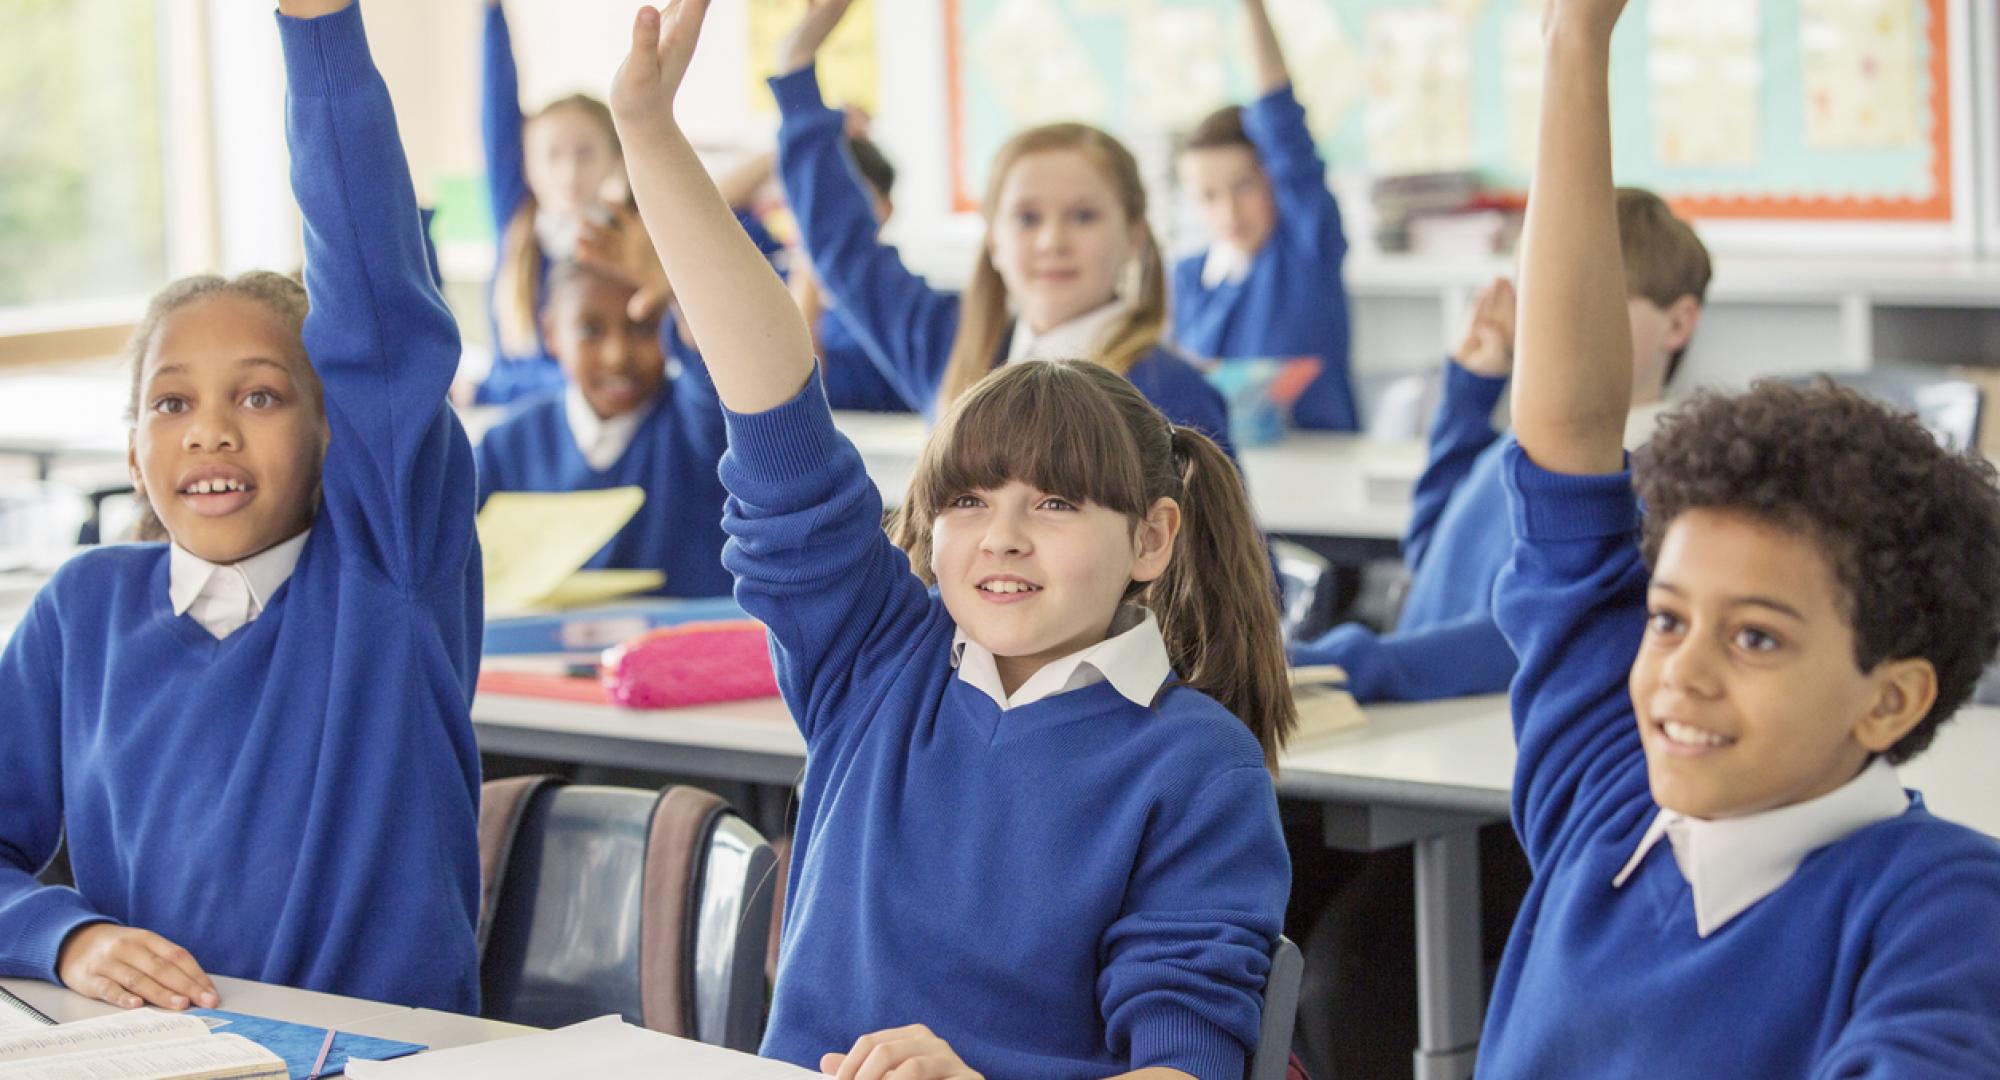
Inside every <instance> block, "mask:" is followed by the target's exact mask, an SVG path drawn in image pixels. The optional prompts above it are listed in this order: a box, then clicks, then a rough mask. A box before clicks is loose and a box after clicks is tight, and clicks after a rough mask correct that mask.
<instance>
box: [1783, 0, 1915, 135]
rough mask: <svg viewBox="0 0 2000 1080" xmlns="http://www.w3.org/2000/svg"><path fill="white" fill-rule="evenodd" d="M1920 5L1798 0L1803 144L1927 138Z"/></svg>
mask: <svg viewBox="0 0 2000 1080" xmlns="http://www.w3.org/2000/svg"><path fill="white" fill-rule="evenodd" d="M1918 6H1919V5H1917V4H1915V3H1912V2H1910V0H1800V2H1799V66H1800V76H1801V77H1800V80H1799V81H1800V89H1801V92H1802V93H1804V94H1805V119H1806V131H1805V137H1806V145H1808V146H1811V147H1813V148H1815V149H1821V150H1857V149H1875V148H1889V147H1899V146H1915V145H1917V144H1919V143H1921V142H1922V141H1923V130H1922V127H1921V121H1920V120H1919V118H1918V105H1919V100H1920V95H1921V93H1922V89H1921V88H1922V85H1923V84H1922V82H1921V80H1920V78H1919V74H1920V71H1921V59H1920V57H1919V53H1918V48H1917V42H1918V37H1917V34H1918V30H1917V14H1916V9H1917V7H1918Z"/></svg>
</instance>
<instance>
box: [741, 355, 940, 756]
mask: <svg viewBox="0 0 2000 1080" xmlns="http://www.w3.org/2000/svg"><path fill="white" fill-rule="evenodd" d="M724 418H725V421H726V423H727V426H728V431H729V450H728V453H726V454H724V455H723V458H722V482H723V486H724V487H726V488H727V489H728V491H729V497H728V499H727V501H726V502H725V503H724V504H723V512H722V527H723V530H724V531H725V532H727V533H728V534H729V541H728V543H727V544H726V545H725V546H724V547H723V549H722V562H723V565H724V566H725V567H727V568H728V570H729V572H730V573H731V574H734V575H735V577H736V600H737V602H738V603H740V604H742V605H743V610H744V611H746V612H748V613H749V614H750V615H751V616H752V617H753V618H756V619H757V620H758V621H760V622H762V623H763V624H764V625H765V626H766V627H767V628H768V629H769V630H770V634H771V658H772V662H773V666H774V667H775V668H776V671H777V676H778V688H779V689H780V690H781V691H782V692H783V693H784V696H785V703H786V704H787V705H788V706H789V707H790V709H791V713H792V716H793V718H794V719H795V720H796V721H797V722H798V725H799V729H800V731H801V732H802V733H803V734H804V735H805V737H806V746H807V749H808V751H809V752H810V751H812V750H813V749H816V748H817V747H819V746H821V745H823V744H824V741H825V740H826V739H827V738H830V737H833V736H835V735H837V733H838V724H839V722H840V721H841V720H843V719H852V718H851V717H847V716H845V715H843V712H844V711H843V710H842V709H840V708H838V707H837V703H838V702H839V701H840V700H841V698H842V694H841V693H840V690H841V688H842V687H843V686H845V685H846V684H847V683H848V681H849V680H859V681H864V682H865V681H867V680H869V679H870V678H881V677H883V673H884V672H886V671H890V670H893V669H894V668H895V667H896V666H897V665H899V664H900V662H901V660H902V654H901V646H902V645H903V644H905V643H907V642H909V641H910V640H911V639H913V638H914V637H915V636H916V635H917V632H918V629H919V628H920V626H921V625H922V624H923V622H924V620H925V619H927V618H928V617H930V614H931V607H932V605H933V604H935V603H937V601H935V600H934V599H932V598H931V596H930V594H929V592H928V590H926V589H925V588H924V586H923V583H922V582H921V581H919V580H918V578H917V576H916V575H915V574H913V573H911V572H910V563H909V559H908V558H907V557H906V556H905V555H904V554H903V552H902V550H901V549H899V548H897V547H896V546H895V545H894V544H892V543H890V541H889V537H888V536H887V535H886V534H885V533H884V532H883V531H882V496H881V495H880V493H878V492H877V491H876V489H875V482H874V481H873V480H870V479H869V478H868V473H867V471H866V470H865V469H864V468H863V467H862V463H861V454H860V452H858V451H857V450H855V448H854V444H853V443H851V442H849V441H848V440H847V437H846V436H844V435H842V434H841V433H840V432H839V431H838V430H837V429H836V428H835V427H834V426H833V413H832V412H831V411H830V410H829V409H828V408H827V404H826V393H825V391H824V390H823V389H822V388H821V385H820V381H819V375H818V373H817V371H815V372H814V375H813V377H812V378H811V379H810V380H808V381H807V383H806V385H805V387H804V388H803V389H801V390H800V391H799V393H798V396H796V397H794V398H793V399H792V400H791V401H789V402H787V403H785V404H783V405H780V406H778V407H777V408H775V409H771V410H769V411H767V412H762V413H736V412H729V411H727V410H726V409H725V410H724Z"/></svg>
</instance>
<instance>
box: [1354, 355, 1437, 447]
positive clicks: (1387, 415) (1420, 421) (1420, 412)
mask: <svg viewBox="0 0 2000 1080" xmlns="http://www.w3.org/2000/svg"><path fill="white" fill-rule="evenodd" d="M1356 382H1357V383H1358V389H1359V390H1360V394H1361V430H1362V431H1363V432H1364V433H1366V434H1367V435H1369V436H1370V437H1373V438H1377V439H1421V438H1423V437H1424V433H1425V432H1427V431H1429V430H1430V426H1431V417H1432V416H1433V415H1435V414H1436V413H1437V409H1438V402H1439V401H1440V400H1441V399H1442V398H1443V397H1444V378H1443V372H1442V371H1441V370H1440V369H1439V368H1437V367H1435V366H1432V367H1428V368H1422V369H1419V370H1415V371H1374V372H1367V373H1364V374H1361V375H1359V376H1357V377H1356Z"/></svg>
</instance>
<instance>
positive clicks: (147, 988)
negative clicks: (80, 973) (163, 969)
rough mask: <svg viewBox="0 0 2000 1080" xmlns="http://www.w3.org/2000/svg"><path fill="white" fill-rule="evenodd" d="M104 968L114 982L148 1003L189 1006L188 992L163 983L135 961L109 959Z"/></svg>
mask: <svg viewBox="0 0 2000 1080" xmlns="http://www.w3.org/2000/svg"><path fill="white" fill-rule="evenodd" d="M102 970H103V972H104V974H105V976H106V977H107V978H109V979H110V980H111V981H112V982H115V983H117V984H118V985H120V986H122V987H124V988H125V989H127V990H129V991H131V992H132V994H134V995H136V996H138V997H139V998H141V999H143V1000H144V1001H145V1003H146V1004H148V1005H158V1006H159V1007H160V1008H162V1009H176V1010H178V1009H185V1008H187V1007H188V1000H189V999H188V996H187V995H186V994H183V993H181V992H180V991H179V990H176V989H174V988H173V987H171V986H168V985H166V984H165V983H162V982H161V981H160V980H158V979H156V978H154V977H153V975H152V973H151V972H148V971H145V970H143V969H141V968H140V967H138V966H137V965H136V964H134V963H131V962H128V961H125V960H107V961H105V963H104V967H103V969H102ZM126 1007H127V1008H131V1007H133V1006H131V1005H127V1006H126Z"/></svg>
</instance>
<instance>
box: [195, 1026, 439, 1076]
mask: <svg viewBox="0 0 2000 1080" xmlns="http://www.w3.org/2000/svg"><path fill="white" fill-rule="evenodd" d="M188 1011H189V1012H192V1013H194V1014H195V1015H196V1016H201V1017H205V1018H206V1019H207V1021H208V1026H209V1027H210V1028H211V1029H213V1030H215V1031H219V1032H222V1033H223V1034H226V1035H241V1036H242V1037H244V1038H246V1039H249V1040H250V1041H251V1042H253V1043H256V1044H257V1045H259V1046H262V1047H263V1048H264V1049H266V1050H269V1051H270V1052H272V1053H273V1054H276V1055H278V1056H279V1057H281V1058H284V1059H285V1068H286V1069H287V1070H288V1071H289V1072H290V1073H291V1076H292V1080H305V1078H306V1077H308V1076H310V1075H312V1067H313V1061H314V1060H315V1059H317V1058H318V1057H319V1047H320V1044H321V1043H323V1042H325V1041H326V1029H325V1028H323V1027H313V1026H312V1025H311V1024H294V1023H290V1022H287V1021H284V1020H271V1019H268V1018H266V1017H262V1016H246V1015H244V1014H243V1013H233V1012H223V1011H221V1010H219V1009H190V1010H188ZM424 1049H427V1047H424V1046H420V1045H418V1044H417V1043H406V1042H396V1041H395V1040H393V1039H371V1038H369V1037H367V1036H366V1035H351V1034H349V1033H347V1032H345V1031H343V1032H341V1033H340V1034H339V1035H337V1036H335V1037H334V1040H333V1049H331V1050H329V1051H327V1054H326V1064H325V1065H322V1066H321V1067H320V1070H319V1073H320V1075H321V1076H332V1075H333V1074H335V1073H338V1072H340V1071H341V1070H342V1069H345V1068H346V1067H347V1059H348V1058H359V1059H361V1060H362V1061H387V1060H389V1059H390V1058H399V1057H404V1056H406V1055H409V1054H414V1053H416V1052H417V1051H419V1050H424Z"/></svg>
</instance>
